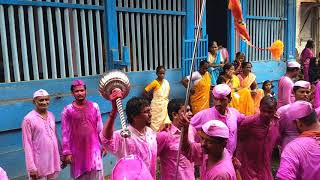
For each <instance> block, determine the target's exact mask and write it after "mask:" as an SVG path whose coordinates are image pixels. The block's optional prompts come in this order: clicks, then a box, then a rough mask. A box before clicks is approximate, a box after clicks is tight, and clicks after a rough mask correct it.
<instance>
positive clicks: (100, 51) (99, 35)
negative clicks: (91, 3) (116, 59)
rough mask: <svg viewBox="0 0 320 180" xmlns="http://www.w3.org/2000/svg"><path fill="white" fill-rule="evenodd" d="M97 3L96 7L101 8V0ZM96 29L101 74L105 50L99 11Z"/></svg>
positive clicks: (96, 0)
mask: <svg viewBox="0 0 320 180" xmlns="http://www.w3.org/2000/svg"><path fill="white" fill-rule="evenodd" d="M95 2H96V5H97V6H99V0H95ZM128 26H129V25H128ZM96 28H97V46H98V57H99V73H100V74H101V73H103V50H102V39H101V35H102V33H101V20H100V12H99V10H96ZM105 44H106V43H105ZM106 57H108V56H106Z"/></svg>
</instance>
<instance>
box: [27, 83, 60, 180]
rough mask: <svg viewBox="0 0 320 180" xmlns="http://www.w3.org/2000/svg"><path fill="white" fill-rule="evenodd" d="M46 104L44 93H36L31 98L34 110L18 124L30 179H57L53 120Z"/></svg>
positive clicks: (57, 158)
mask: <svg viewBox="0 0 320 180" xmlns="http://www.w3.org/2000/svg"><path fill="white" fill-rule="evenodd" d="M49 102H50V97H49V94H48V92H47V91H46V90H43V89H39V90H38V91H36V92H35V93H34V94H33V104H34V105H35V109H34V110H32V111H31V112H29V113H28V114H27V115H26V116H25V117H24V119H23V122H22V142H23V148H24V152H25V159H26V168H27V172H28V175H29V178H30V179H57V177H58V175H59V172H60V155H59V146H58V139H57V136H56V125H55V117H54V115H53V114H52V113H51V112H50V111H48V107H49Z"/></svg>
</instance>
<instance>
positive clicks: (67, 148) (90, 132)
mask: <svg viewBox="0 0 320 180" xmlns="http://www.w3.org/2000/svg"><path fill="white" fill-rule="evenodd" d="M71 93H72V95H73V96H74V98H75V101H73V102H72V103H71V104H69V105H67V106H66V107H65V108H64V110H63V111H62V113H61V121H62V126H61V128H62V148H63V155H64V156H65V163H67V164H71V176H72V178H74V179H79V180H81V179H85V180H86V179H96V180H102V179H104V177H103V167H102V156H101V154H102V153H101V144H100V138H99V134H100V132H101V130H102V127H103V124H102V119H101V113H100V110H99V106H98V104H97V103H94V102H91V101H88V100H86V95H87V91H86V85H85V84H84V82H83V81H82V80H74V81H73V82H72V85H71Z"/></svg>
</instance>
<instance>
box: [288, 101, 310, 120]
mask: <svg viewBox="0 0 320 180" xmlns="http://www.w3.org/2000/svg"><path fill="white" fill-rule="evenodd" d="M312 112H313V108H312V104H311V103H309V102H306V101H296V102H294V103H292V104H290V107H289V108H288V110H287V111H286V114H287V116H288V117H290V119H292V120H296V119H300V118H303V117H306V116H309V115H310V114H311V113H312Z"/></svg>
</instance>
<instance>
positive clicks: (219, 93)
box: [190, 84, 245, 156]
mask: <svg viewBox="0 0 320 180" xmlns="http://www.w3.org/2000/svg"><path fill="white" fill-rule="evenodd" d="M212 93H213V97H214V107H212V108H209V109H205V110H202V111H200V112H198V113H197V114H196V115H194V116H193V117H192V119H191V122H190V124H191V125H192V126H193V127H195V128H196V130H200V129H201V127H202V125H203V124H204V123H206V122H208V121H209V120H212V119H216V120H220V121H222V122H223V123H225V124H226V125H227V127H228V128H229V138H228V143H227V147H226V148H227V150H228V151H229V153H230V154H231V155H232V156H233V153H234V151H235V149H236V147H237V127H238V125H237V123H238V121H241V120H242V119H244V117H245V116H244V115H242V114H240V113H239V111H238V110H236V109H234V108H230V107H228V104H229V103H230V101H231V89H230V87H229V86H228V85H226V84H219V85H216V86H215V87H214V88H213V90H212Z"/></svg>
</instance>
